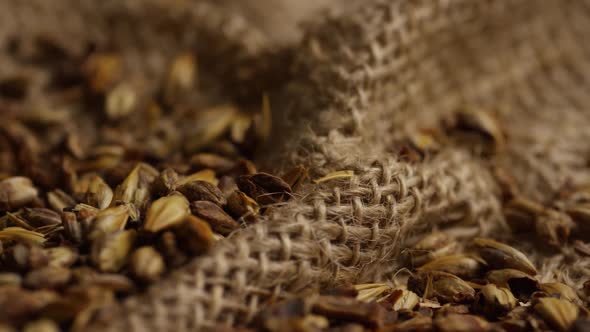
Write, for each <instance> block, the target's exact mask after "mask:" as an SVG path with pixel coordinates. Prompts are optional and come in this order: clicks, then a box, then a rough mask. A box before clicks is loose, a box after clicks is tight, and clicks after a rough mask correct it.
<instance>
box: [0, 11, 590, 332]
mask: <svg viewBox="0 0 590 332" xmlns="http://www.w3.org/2000/svg"><path fill="white" fill-rule="evenodd" d="M264 2H265V1H260V2H259V3H264ZM303 2H305V1H303ZM310 2H311V1H310ZM252 3H253V2H252ZM268 3H273V2H272V1H268ZM285 3H288V2H285ZM326 3H327V2H326ZM5 4H7V5H5ZM274 4H275V6H276V4H277V3H276V2H274ZM7 6H8V7H7ZM285 6H287V7H285V8H283V10H284V11H283V12H282V13H281V12H280V11H279V12H273V10H272V9H273V6H264V5H260V4H259V5H257V6H251V7H249V10H247V11H241V10H240V8H241V7H240V6H239V5H237V6H236V5H235V4H234V5H232V6H230V7H232V9H231V10H229V9H227V8H225V7H224V5H223V4H219V3H218V4H215V2H213V1H212V2H204V1H197V2H189V1H155V0H151V1H131V0H128V1H66V0H62V1H41V0H38V1H20V0H5V1H4V3H3V5H2V9H3V10H2V11H1V14H0V17H1V19H0V22H1V23H0V24H1V26H0V34H1V36H0V41H2V42H3V43H7V40H8V41H10V40H15V39H22V40H30V39H31V38H29V37H30V36H35V35H41V34H52V35H57V36H59V38H61V39H62V41H63V44H64V45H68V47H70V48H71V50H72V52H76V50H79V49H82V48H84V47H87V46H88V44H89V43H91V42H92V43H94V44H97V45H99V46H101V45H102V46H105V45H107V46H109V47H112V48H115V49H118V50H123V52H124V53H125V54H126V56H127V57H128V59H129V63H130V65H131V68H133V70H132V71H131V74H132V75H137V76H138V77H140V78H142V79H146V80H148V81H149V79H150V77H152V76H150V75H161V72H162V70H163V66H162V65H161V58H162V57H164V56H165V55H166V54H167V53H169V52H172V53H173V52H175V51H177V50H178V49H182V48H191V49H196V50H197V53H198V54H199V56H200V61H201V62H202V63H204V64H205V67H206V68H208V71H209V73H210V77H213V79H212V80H210V84H211V85H213V86H217V87H218V88H219V90H220V91H221V92H222V93H223V94H225V95H227V96H228V97H230V98H235V99H236V100H245V101H247V100H249V97H250V96H251V95H253V94H256V93H260V89H267V90H268V91H270V92H271V98H272V100H273V104H274V107H273V108H274V112H275V116H274V118H275V126H274V127H275V136H274V139H273V144H272V146H271V147H269V148H268V149H266V150H265V151H264V153H263V154H261V157H260V162H261V163H263V164H264V165H267V167H269V168H273V169H274V170H275V171H278V170H280V169H281V168H287V167H289V166H290V165H293V164H296V163H303V164H305V165H307V166H308V167H309V168H310V169H311V170H312V175H313V177H314V178H319V177H321V176H324V175H326V174H329V173H331V172H335V171H341V170H352V171H354V176H352V177H348V178H341V179H336V180H331V181H325V182H322V183H319V184H315V183H310V184H307V185H305V186H304V187H303V188H301V189H300V190H298V192H296V193H295V194H294V197H293V198H292V199H291V200H290V201H289V202H288V203H285V204H283V205H282V206H279V207H277V208H276V209H275V210H274V212H273V214H271V215H269V216H268V217H267V218H266V219H265V220H263V221H262V222H260V223H258V224H255V225H252V226H250V227H248V228H245V229H242V230H240V231H238V232H236V233H234V234H233V235H232V236H230V237H229V238H227V239H224V240H222V241H220V242H219V244H218V245H217V246H216V247H215V248H214V250H212V251H211V252H210V253H209V254H208V255H206V256H203V257H200V258H197V259H195V260H194V261H193V262H191V263H190V264H189V265H188V266H186V267H183V268H181V269H180V270H178V271H176V272H175V273H173V274H172V275H170V276H168V277H167V278H166V279H165V280H163V281H161V282H159V283H157V284H155V285H154V286H153V287H151V288H150V289H148V290H147V291H146V292H145V294H142V295H139V296H137V297H132V298H130V299H128V300H126V301H125V302H124V303H122V304H121V305H120V306H119V307H116V308H111V309H112V310H107V311H105V312H102V313H101V314H100V315H99V316H100V317H97V319H96V322H94V326H93V328H94V329H95V330H97V331H106V330H121V331H194V330H202V329H209V328H211V327H213V326H217V325H241V324H245V323H247V322H248V321H250V320H251V319H252V318H253V317H254V316H255V315H256V313H257V312H258V311H259V310H260V309H261V308H263V307H264V306H265V305H266V304H267V303H269V301H272V300H273V299H275V298H277V297H280V296H288V295H289V294H296V293H300V292H305V291H307V290H313V289H317V288H318V287H325V286H331V285H336V284H341V283H348V282H363V281H376V280H380V279H386V278H389V277H391V275H392V274H393V273H395V272H396V271H397V270H398V269H399V268H401V267H402V264H401V262H400V260H399V256H400V253H401V252H402V251H403V249H404V248H405V246H406V245H407V240H408V239H409V238H416V237H419V236H420V234H424V233H425V232H428V231H429V230H430V229H432V228H433V227H439V228H450V229H451V230H452V231H454V233H456V234H457V236H459V237H461V236H464V237H470V236H474V235H486V236H492V237H495V238H500V239H502V240H506V241H509V242H510V241H512V243H514V242H516V241H514V239H515V238H514V237H511V235H510V232H509V231H507V228H506V226H505V225H504V222H503V216H502V213H501V200H500V191H499V189H498V185H497V183H496V181H495V180H494V177H493V176H492V169H494V168H495V167H498V166H500V167H502V168H503V169H508V171H509V172H510V173H511V174H512V175H513V176H514V178H515V179H516V183H517V186H518V188H519V189H520V190H521V191H522V193H523V194H524V195H526V196H527V197H529V198H533V199H535V200H538V201H541V202H547V201H549V200H551V199H553V198H554V197H556V195H557V194H558V193H559V192H560V190H562V189H563V188H564V187H568V186H575V185H581V184H587V183H588V181H589V180H590V179H589V175H590V172H589V164H590V145H589V144H588V142H590V111H589V110H588V109H587V108H588V107H589V106H588V105H590V97H589V96H590V94H589V93H588V91H589V90H588V89H589V88H590V85H589V84H588V80H590V45H589V44H588V43H586V39H587V34H588V32H589V31H590V1H585V0H545V1H542V2H540V1H534V0H427V1H409V0H386V1H385V0H371V1H356V2H346V4H344V1H342V2H341V3H339V2H337V1H336V2H334V1H333V2H332V3H331V6H332V7H333V8H337V9H338V10H337V11H336V12H338V14H336V13H334V14H326V15H322V16H320V17H321V18H320V19H315V20H313V22H315V23H310V24H308V25H307V26H306V28H305V30H306V32H305V37H304V39H303V41H301V42H296V41H294V40H297V38H296V37H294V36H295V35H296V34H297V33H296V32H294V31H296V30H295V29H294V28H293V27H292V26H291V27H288V28H287V29H285V31H288V32H286V33H288V34H289V38H284V39H282V38H281V35H280V34H278V35H277V33H275V34H274V35H272V34H269V33H268V31H269V29H272V25H273V24H275V25H282V24H284V25H292V24H294V22H295V21H298V20H300V19H301V16H302V15H299V16H297V15H295V14H294V15H293V16H285V17H288V19H285V20H281V19H280V17H281V14H284V13H288V12H290V11H289V8H288V5H285ZM279 7H280V6H279ZM6 8H10V9H9V10H5V9H6ZM281 8H282V7H281ZM252 11H254V12H256V15H250V14H251V12H252ZM247 12H250V14H248V13H247ZM273 15H274V16H273ZM310 15H311V14H310ZM303 16H305V15H303ZM265 17H271V19H270V20H269V21H260V18H265ZM249 18H250V19H249ZM33 22H34V23H33ZM15 27H17V28H16V29H15ZM281 28H285V27H284V26H283V27H281ZM273 31H274V30H273ZM277 31H280V29H278V30H277ZM275 32H276V31H275ZM105 47H106V46H105ZM25 49H26V48H25ZM11 59H12V58H11V56H10V54H7V53H6V52H3V54H2V55H1V57H0V63H2V64H3V65H2V66H0V71H7V70H10V69H11V68H21V67H22V66H24V65H21V64H15V63H12V62H11V61H12V60H11ZM293 59H294V60H293ZM287 68H288V69H289V70H287ZM146 85H148V86H149V83H146ZM258 96H259V94H258ZM461 108H475V109H481V110H484V111H486V112H493V113H494V114H495V116H497V117H498V118H499V121H500V123H501V124H502V127H503V128H504V131H505V135H506V137H507V142H508V144H507V147H506V151H504V152H503V153H502V155H501V156H493V157H490V156H485V155H483V154H481V153H478V152H477V151H476V150H474V149H473V148H471V147H470V146H469V142H463V143H457V142H455V143H449V144H443V146H442V147H440V149H439V150H438V151H436V152H433V153H429V154H427V155H426V157H425V158H424V160H423V161H420V162H415V161H409V160H406V159H405V158H404V157H402V156H400V155H399V154H398V151H399V143H398V142H401V141H404V140H405V139H406V138H407V137H409V136H410V135H412V133H414V132H415V131H416V130H419V129H420V128H432V127H437V126H439V125H440V123H441V121H443V120H444V118H445V117H447V116H449V114H452V113H453V112H455V111H456V110H457V109H461ZM518 239H519V241H517V245H518V246H519V247H520V248H521V249H522V250H524V251H525V252H526V253H527V254H529V255H530V256H531V257H532V259H533V260H534V261H535V263H536V264H537V266H539V267H540V271H541V278H543V279H544V280H553V279H558V280H562V281H565V282H567V283H569V284H572V285H575V286H579V285H580V282H582V281H584V280H585V279H584V277H588V276H590V262H589V261H588V259H586V260H579V261H576V262H575V264H574V262H573V261H572V257H574V256H572V250H571V248H570V247H569V245H568V244H564V245H563V247H562V248H560V249H551V250H549V249H546V248H545V249H543V248H542V247H539V246H536V245H535V244H534V243H533V242H532V241H527V240H526V239H524V238H518Z"/></svg>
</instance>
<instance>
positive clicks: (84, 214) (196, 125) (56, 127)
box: [0, 40, 306, 331]
mask: <svg viewBox="0 0 590 332" xmlns="http://www.w3.org/2000/svg"><path fill="white" fill-rule="evenodd" d="M44 42H45V43H47V45H48V46H47V45H46V46H47V47H49V46H52V47H53V49H55V50H54V51H59V52H62V53H63V54H62V55H63V57H61V58H64V59H67V61H66V60H64V61H58V60H55V61H56V62H59V63H50V64H49V66H48V67H49V68H52V69H54V70H55V71H56V72H55V73H52V74H53V76H52V77H51V80H50V83H48V85H47V86H46V87H45V89H47V90H48V91H49V92H47V93H46V95H47V100H46V101H47V105H37V104H34V105H31V104H29V99H28V98H27V97H28V96H29V95H30V94H32V93H33V91H31V90H33V87H30V86H29V80H28V79H27V77H26V76H25V75H23V76H22V77H21V76H16V77H12V78H8V79H4V80H3V81H2V82H0V101H2V104H1V105H0V107H4V106H5V107H6V108H7V109H8V111H7V112H6V113H3V116H2V121H0V323H2V324H7V325H6V329H7V330H11V328H23V329H24V330H25V331H55V330H59V329H73V330H83V329H84V327H85V326H86V324H87V322H88V321H89V320H90V319H91V318H92V317H93V315H95V314H96V313H97V312H99V311H100V310H101V308H104V307H107V306H109V305H112V304H113V303H114V302H115V301H118V300H121V299H122V298H124V297H126V296H129V295H131V294H134V293H137V292H139V291H141V290H142V289H144V288H145V287H147V286H148V285H149V284H150V283H153V282H155V281H157V280H159V279H160V278H162V277H163V276H164V275H165V274H166V273H167V272H168V271H170V270H171V269H174V268H177V267H179V266H182V265H183V264H185V263H186V262H187V261H188V260H190V259H191V258H192V257H195V256H198V255H202V254H204V253H206V252H207V251H208V250H209V249H210V248H211V247H212V246H214V245H215V242H216V241H217V240H219V239H220V238H223V237H225V236H228V235H229V234H231V233H232V232H233V231H235V230H237V229H239V228H240V227H242V226H245V225H248V224H251V223H255V222H257V221H258V219H259V218H260V217H261V216H262V215H264V214H265V213H267V211H268V210H269V207H270V206H272V205H273V204H276V203H280V202H283V201H285V200H288V199H289V198H290V194H291V191H292V186H296V185H298V184H299V183H301V182H302V181H305V177H306V169H305V168H302V167H298V168H296V169H294V170H293V171H291V172H289V173H288V174H286V175H285V177H284V179H283V178H281V177H278V176H274V175H271V174H268V173H263V172H259V171H258V170H257V168H256V166H255V165H254V163H253V162H252V161H251V160H250V159H249V158H251V157H252V156H253V153H254V152H255V151H256V147H257V146H258V145H259V144H261V143H263V142H264V141H265V140H266V139H267V138H268V136H269V134H270V129H271V128H270V126H271V118H270V109H269V102H268V99H267V98H266V97H263V100H262V103H261V106H256V107H251V106H244V107H242V108H240V107H237V106H235V105H233V104H231V103H217V102H215V101H214V100H208V99H207V98H206V97H205V95H204V94H201V93H200V88H199V86H198V84H197V77H198V75H197V62H196V58H195V56H194V55H193V54H192V53H190V52H185V53H182V54H179V55H178V56H177V57H176V58H174V59H170V64H169V70H168V74H167V75H165V77H164V79H163V80H162V82H161V84H160V88H159V89H157V90H156V91H147V90H145V89H142V86H141V84H139V85H138V84H137V82H133V81H129V80H127V79H126V75H125V64H124V63H123V60H122V58H121V57H119V56H118V55H117V54H116V53H108V52H107V53H105V52H90V53H88V54H87V55H85V56H84V57H82V58H72V57H68V54H67V51H65V50H61V49H59V46H58V45H54V44H51V41H50V40H47V41H44ZM40 52H41V51H40ZM39 56H41V57H46V58H48V59H49V57H48V56H47V55H45V54H40V55H39ZM56 68H57V69H56ZM1 112H4V110H2V111H1ZM2 326H3V325H2ZM2 331H3V330H2Z"/></svg>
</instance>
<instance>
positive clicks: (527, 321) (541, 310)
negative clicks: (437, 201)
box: [236, 232, 590, 332]
mask: <svg viewBox="0 0 590 332" xmlns="http://www.w3.org/2000/svg"><path fill="white" fill-rule="evenodd" d="M457 248H458V243H457V242H456V241H455V240H453V239H452V238H451V237H449V236H448V235H446V234H445V233H442V232H434V233H432V234H431V235H429V236H427V237H425V238H423V239H422V240H421V241H419V242H418V243H416V244H415V245H414V246H413V247H412V248H411V250H409V251H408V252H409V253H410V254H409V256H410V257H409V258H410V263H409V264H410V266H411V267H412V268H411V273H410V274H409V277H408V278H397V279H395V281H394V282H391V283H373V284H359V285H355V286H350V287H343V288H339V289H335V290H324V292H323V293H322V294H318V295H315V296H311V297H309V296H308V297H302V298H295V299H292V300H287V301H285V302H282V303H278V304H275V305H274V306H271V307H270V308H269V309H267V310H266V311H264V312H262V313H261V314H260V316H259V317H258V319H257V320H256V322H255V323H254V324H253V326H252V330H253V331H254V330H256V331H258V330H262V331H269V332H278V331H306V332H315V331H333V332H336V331H338V332H365V331H379V332H385V331H391V332H393V331H441V332H471V331H473V332H483V331H490V332H491V331H494V332H496V331H497V332H501V331H506V332H517V331H522V332H524V331H572V332H574V331H576V332H578V331H588V329H589V328H590V311H588V309H587V307H586V305H585V302H584V301H583V300H582V299H581V297H583V298H587V296H588V295H589V294H588V293H587V290H584V289H580V290H576V289H573V288H571V287H569V286H567V285H565V284H562V283H558V282H551V283H544V282H541V281H540V280H539V279H538V278H537V277H536V274H537V269H536V267H535V266H534V265H533V264H532V263H531V262H530V261H529V259H528V258H527V257H526V256H525V255H524V254H523V253H522V252H521V251H519V250H517V249H515V248H513V247H512V246H510V245H508V244H505V243H500V242H497V241H495V240H492V239H488V238H475V239H473V241H472V242H471V244H470V246H468V247H467V249H466V250H463V251H459V250H458V249H457ZM578 294H580V295H581V297H580V296H579V295H578ZM236 331H240V330H236Z"/></svg>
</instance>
